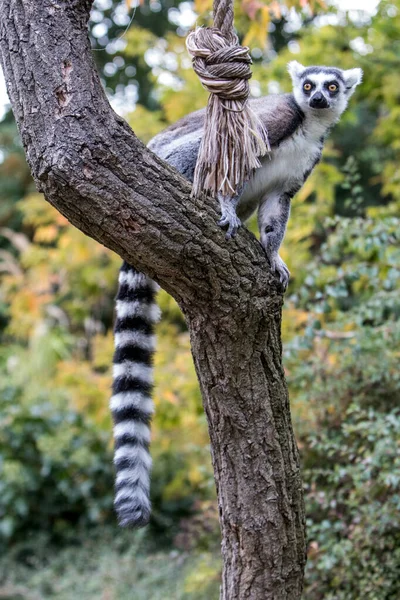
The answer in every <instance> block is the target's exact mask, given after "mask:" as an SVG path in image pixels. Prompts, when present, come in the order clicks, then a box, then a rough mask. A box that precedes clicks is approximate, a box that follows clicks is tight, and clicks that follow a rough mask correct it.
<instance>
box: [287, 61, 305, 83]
mask: <svg viewBox="0 0 400 600" xmlns="http://www.w3.org/2000/svg"><path fill="white" fill-rule="evenodd" d="M287 70H288V71H289V75H290V77H291V78H292V81H293V82H295V81H296V80H297V79H299V78H300V77H301V74H302V73H303V71H305V67H303V65H301V64H300V63H299V62H297V60H292V61H290V63H288V66H287Z"/></svg>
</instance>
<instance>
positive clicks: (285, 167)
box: [240, 127, 326, 204]
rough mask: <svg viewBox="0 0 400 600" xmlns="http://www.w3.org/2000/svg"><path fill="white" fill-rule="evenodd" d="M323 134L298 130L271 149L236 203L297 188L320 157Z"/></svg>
mask: <svg viewBox="0 0 400 600" xmlns="http://www.w3.org/2000/svg"><path fill="white" fill-rule="evenodd" d="M325 131H326V128H324V129H322V128H318V129H315V128H313V129H312V130H311V131H310V130H308V129H306V128H305V127H301V128H300V129H299V130H298V131H297V132H296V133H294V134H293V135H292V136H291V137H290V138H289V139H287V140H285V141H284V142H282V143H281V144H280V145H279V146H278V147H277V148H273V150H272V152H271V154H270V155H268V156H265V157H264V158H263V159H262V161H261V165H262V166H261V167H260V168H259V169H257V170H256V172H255V173H254V175H253V177H252V179H251V180H250V181H249V183H248V184H247V185H246V188H245V190H244V192H243V195H242V198H241V200H240V203H241V204H242V202H243V203H245V204H248V203H250V202H258V201H260V200H261V199H262V198H263V197H265V196H270V195H280V194H283V193H285V192H289V191H290V190H292V189H293V188H296V187H298V186H299V185H301V184H302V183H303V181H304V176H305V174H307V173H308V172H309V171H310V169H312V168H313V166H314V165H315V163H316V161H317V160H318V158H319V157H320V155H321V149H322V143H321V137H322V135H323V134H324V133H325Z"/></svg>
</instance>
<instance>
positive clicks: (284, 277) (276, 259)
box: [268, 254, 290, 290]
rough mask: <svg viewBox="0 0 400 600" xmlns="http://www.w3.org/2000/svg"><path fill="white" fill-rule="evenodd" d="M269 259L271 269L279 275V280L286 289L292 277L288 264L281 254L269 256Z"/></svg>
mask: <svg viewBox="0 0 400 600" xmlns="http://www.w3.org/2000/svg"><path fill="white" fill-rule="evenodd" d="M268 259H269V262H270V264H271V271H272V272H273V273H277V274H278V275H279V281H280V282H281V284H282V286H283V287H284V289H285V290H286V288H287V286H288V283H289V278H290V271H289V269H288V268H287V266H286V264H285V263H284V262H283V260H282V259H281V257H280V256H279V254H275V255H273V256H269V257H268Z"/></svg>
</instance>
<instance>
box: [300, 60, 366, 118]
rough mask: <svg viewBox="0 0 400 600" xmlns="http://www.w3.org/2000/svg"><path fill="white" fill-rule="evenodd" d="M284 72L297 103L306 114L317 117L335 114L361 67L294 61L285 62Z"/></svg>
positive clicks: (342, 106) (341, 108) (344, 102)
mask: <svg viewBox="0 0 400 600" xmlns="http://www.w3.org/2000/svg"><path fill="white" fill-rule="evenodd" d="M288 71H289V74H290V76H291V78H292V82H293V94H294V97H295V99H296V102H297V104H298V105H299V106H300V108H301V109H302V110H303V112H305V113H306V114H307V113H310V112H311V113H312V114H313V115H315V116H317V115H320V116H321V117H322V116H325V115H326V116H327V117H329V116H332V117H335V116H336V117H339V116H340V115H341V114H342V112H343V111H344V110H345V108H346V106H347V102H348V100H349V98H350V96H351V95H352V94H353V92H354V90H355V88H356V87H357V85H358V84H359V83H361V79H362V75H363V72H362V70H361V69H349V70H347V71H343V70H342V69H337V68H336V67H303V65H301V64H300V63H298V62H297V61H295V60H293V61H292V62H290V63H289V64H288Z"/></svg>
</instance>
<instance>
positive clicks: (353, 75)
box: [343, 69, 363, 94]
mask: <svg viewBox="0 0 400 600" xmlns="http://www.w3.org/2000/svg"><path fill="white" fill-rule="evenodd" d="M362 76H363V72H362V69H348V71H343V78H344V82H345V84H346V93H347V94H352V93H353V92H354V89H355V88H356V87H357V85H358V84H359V83H361V81H362Z"/></svg>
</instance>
